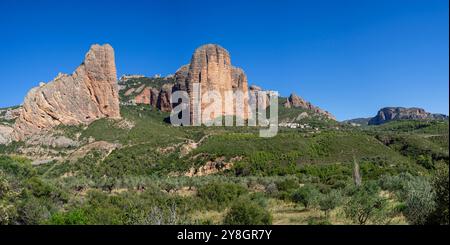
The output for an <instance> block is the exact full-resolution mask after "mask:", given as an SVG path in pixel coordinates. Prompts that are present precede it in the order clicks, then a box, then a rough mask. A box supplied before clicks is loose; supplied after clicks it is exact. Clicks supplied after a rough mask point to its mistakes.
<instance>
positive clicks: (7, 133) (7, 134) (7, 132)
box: [0, 124, 13, 145]
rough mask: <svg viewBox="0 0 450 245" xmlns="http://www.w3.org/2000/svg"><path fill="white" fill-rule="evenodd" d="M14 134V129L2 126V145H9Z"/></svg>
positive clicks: (0, 143)
mask: <svg viewBox="0 0 450 245" xmlns="http://www.w3.org/2000/svg"><path fill="white" fill-rule="evenodd" d="M12 132H13V128H12V127H9V126H7V125H2V124H0V145H2V144H8V143H9V142H10V139H11V133H12Z"/></svg>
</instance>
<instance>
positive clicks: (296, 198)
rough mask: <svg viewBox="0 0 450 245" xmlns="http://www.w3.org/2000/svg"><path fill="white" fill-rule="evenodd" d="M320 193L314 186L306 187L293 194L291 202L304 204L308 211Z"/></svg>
mask: <svg viewBox="0 0 450 245" xmlns="http://www.w3.org/2000/svg"><path fill="white" fill-rule="evenodd" d="M318 193H319V192H318V191H317V190H316V189H315V188H314V186H312V185H305V186H303V187H300V188H299V189H297V190H295V191H294V192H292V194H291V200H292V201H293V202H295V203H300V204H302V205H303V206H304V207H305V209H307V208H308V207H309V206H310V204H311V203H313V202H314V200H315V199H316V198H317V196H318Z"/></svg>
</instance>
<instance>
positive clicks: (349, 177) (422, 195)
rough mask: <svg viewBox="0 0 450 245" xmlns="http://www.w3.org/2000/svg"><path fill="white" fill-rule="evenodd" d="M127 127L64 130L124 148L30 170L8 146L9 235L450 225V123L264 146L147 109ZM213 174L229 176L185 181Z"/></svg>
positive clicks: (294, 135)
mask: <svg viewBox="0 0 450 245" xmlns="http://www.w3.org/2000/svg"><path fill="white" fill-rule="evenodd" d="M289 113H292V112H287V111H286V112H282V115H285V116H289V117H291V116H292V115H290V114H289ZM122 116H123V117H124V120H127V121H129V122H131V123H132V124H133V126H132V127H122V126H121V122H119V121H112V120H106V119H102V120H99V121H96V122H94V123H93V124H91V125H90V126H88V127H86V128H83V127H61V128H60V130H62V131H63V132H64V133H65V135H66V136H67V137H72V138H73V137H75V136H76V135H78V136H77V137H79V138H78V139H79V140H80V141H81V142H84V143H85V144H88V142H90V141H106V142H110V143H114V144H119V145H120V147H118V148H117V149H115V150H112V152H105V151H101V150H92V151H90V152H88V153H87V154H85V155H84V156H82V157H80V158H77V159H69V158H67V160H61V161H52V162H48V163H45V164H39V165H32V164H31V160H29V159H26V158H23V157H19V156H17V155H16V154H14V152H15V149H17V148H18V147H21V146H23V145H22V144H21V143H16V144H12V145H9V146H1V147H0V153H1V154H2V155H0V224H314V225H322V224H359V225H365V224H448V222H449V221H448V216H449V214H448V203H449V201H448V197H449V193H448V187H449V183H448V181H449V176H448V163H449V155H448V154H449V151H448V121H431V122H420V121H396V122H390V123H387V124H383V125H380V126H368V127H362V128H358V127H350V126H348V125H341V124H337V123H332V122H330V123H327V122H326V121H323V120H319V119H316V118H314V119H312V120H313V121H311V123H315V124H314V125H317V127H320V130H319V131H314V132H308V131H305V130H291V129H280V132H279V133H278V135H277V136H276V137H273V138H260V137H258V132H257V129H255V128H246V127H235V128H227V127H211V128H206V127H173V126H170V125H169V124H167V123H166V122H165V118H166V117H167V116H168V115H167V114H165V113H162V112H159V111H156V110H153V109H151V108H146V107H141V106H127V107H123V108H122ZM202 138H203V141H202V142H201V143H199V144H198V147H196V148H195V147H193V148H192V149H190V150H189V151H187V152H186V151H183V146H184V145H186V144H187V143H186V142H199V141H200V140H201V139H202ZM208 163H216V165H215V166H216V167H217V168H219V167H220V166H222V165H223V166H229V167H227V168H223V169H219V170H218V171H216V172H212V173H209V174H204V175H200V174H199V175H195V174H194V175H193V176H188V175H187V174H186V173H188V172H189V171H190V170H191V169H194V170H196V169H200V168H201V167H202V166H205V165H206V164H208ZM355 164H357V165H358V166H359V169H360V170H359V172H360V175H361V176H362V183H361V184H358V183H355V181H354V177H353V172H354V167H355ZM194 172H198V171H194Z"/></svg>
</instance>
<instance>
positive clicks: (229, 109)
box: [175, 44, 248, 123]
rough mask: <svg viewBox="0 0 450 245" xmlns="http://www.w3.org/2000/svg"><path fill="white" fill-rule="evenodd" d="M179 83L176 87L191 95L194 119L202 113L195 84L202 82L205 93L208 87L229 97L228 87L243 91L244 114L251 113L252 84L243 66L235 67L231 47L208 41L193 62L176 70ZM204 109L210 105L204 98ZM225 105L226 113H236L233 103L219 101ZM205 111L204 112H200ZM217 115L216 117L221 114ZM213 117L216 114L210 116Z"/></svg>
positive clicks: (222, 106)
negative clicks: (196, 102)
mask: <svg viewBox="0 0 450 245" xmlns="http://www.w3.org/2000/svg"><path fill="white" fill-rule="evenodd" d="M175 79H176V81H177V85H176V86H175V89H176V90H184V91H187V92H188V94H189V97H190V98H191V101H190V105H191V121H192V123H194V122H193V120H195V119H194V118H199V116H201V115H194V113H195V110H192V105H193V100H192V98H193V96H192V95H193V93H194V91H193V84H194V83H199V84H200V89H201V93H202V95H203V94H204V93H205V92H206V91H217V92H218V93H220V95H221V96H222V98H225V93H226V92H227V91H234V92H236V91H242V92H243V95H244V98H243V101H244V108H245V109H244V115H243V116H244V118H247V117H248V113H247V104H248V85H247V77H246V76H245V73H244V71H243V70H242V69H239V68H235V67H233V66H232V65H231V59H230V54H229V53H228V51H227V50H225V49H224V48H222V47H220V46H219V45H215V44H207V45H203V46H201V47H199V48H197V49H196V50H195V52H194V54H193V55H192V58H191V62H190V64H189V66H187V65H185V66H183V67H181V68H180V69H179V70H178V71H177V73H176V74H175ZM200 105H201V110H203V109H204V108H205V107H207V106H209V105H210V101H206V99H205V98H204V97H202V98H201V102H200ZM219 106H221V109H222V115H225V116H229V115H235V110H234V107H233V103H225V101H223V100H222V104H221V105H219ZM200 113H201V112H200ZM218 116H219V115H214V116H213V117H218ZM209 119H213V118H209Z"/></svg>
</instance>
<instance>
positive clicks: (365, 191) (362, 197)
mask: <svg viewBox="0 0 450 245" xmlns="http://www.w3.org/2000/svg"><path fill="white" fill-rule="evenodd" d="M344 213H345V216H346V217H347V218H348V219H351V220H352V222H353V223H356V224H359V225H365V224H367V223H368V222H371V223H374V224H379V223H384V222H385V221H387V220H388V219H389V212H388V210H387V200H386V199H385V198H383V197H381V196H380V195H379V188H377V187H375V186H374V185H370V184H367V185H364V186H359V187H356V188H355V189H354V191H353V192H352V193H351V196H350V199H349V200H348V202H347V203H346V205H345V206H344Z"/></svg>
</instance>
